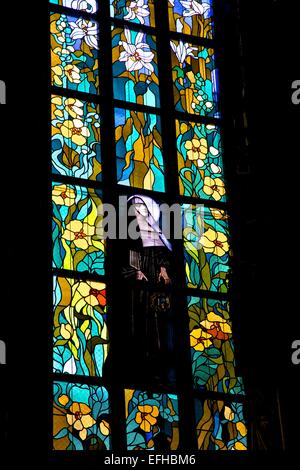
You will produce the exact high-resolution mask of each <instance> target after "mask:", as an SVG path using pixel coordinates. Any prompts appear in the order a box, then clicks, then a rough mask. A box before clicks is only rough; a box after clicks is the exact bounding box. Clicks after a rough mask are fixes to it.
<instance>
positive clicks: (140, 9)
mask: <svg viewBox="0 0 300 470" xmlns="http://www.w3.org/2000/svg"><path fill="white" fill-rule="evenodd" d="M110 14H111V16H112V17H114V18H118V19H120V20H126V21H131V22H132V23H137V24H144V25H146V26H155V15H154V0H136V1H131V0H110Z"/></svg>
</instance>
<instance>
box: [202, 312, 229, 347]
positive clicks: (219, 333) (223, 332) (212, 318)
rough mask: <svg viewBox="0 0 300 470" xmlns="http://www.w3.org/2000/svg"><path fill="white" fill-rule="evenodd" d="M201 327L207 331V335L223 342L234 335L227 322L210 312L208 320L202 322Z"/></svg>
mask: <svg viewBox="0 0 300 470" xmlns="http://www.w3.org/2000/svg"><path fill="white" fill-rule="evenodd" d="M201 325H202V326H203V327H204V328H205V329H206V331H207V333H209V334H211V335H212V336H213V337H214V338H217V339H220V340H223V341H226V340H227V339H228V338H229V335H230V334H231V333H232V331H231V327H230V325H229V324H228V323H227V321H226V320H224V318H222V317H221V316H220V315H216V314H215V313H214V312H210V313H209V314H208V315H207V319H206V320H204V321H202V322H201Z"/></svg>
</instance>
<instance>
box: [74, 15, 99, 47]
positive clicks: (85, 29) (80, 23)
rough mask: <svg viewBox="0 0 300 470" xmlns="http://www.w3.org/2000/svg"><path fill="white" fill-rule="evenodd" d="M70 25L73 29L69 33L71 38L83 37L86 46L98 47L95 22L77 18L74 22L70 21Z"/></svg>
mask: <svg viewBox="0 0 300 470" xmlns="http://www.w3.org/2000/svg"><path fill="white" fill-rule="evenodd" d="M70 26H71V28H72V29H73V31H72V33H71V38H72V39H74V40H76V39H82V38H84V41H85V42H86V43H87V45H88V46H90V47H92V48H95V49H99V45H98V27H97V24H96V23H95V22H93V21H89V20H85V19H83V18H79V19H78V20H77V21H76V23H73V22H70Z"/></svg>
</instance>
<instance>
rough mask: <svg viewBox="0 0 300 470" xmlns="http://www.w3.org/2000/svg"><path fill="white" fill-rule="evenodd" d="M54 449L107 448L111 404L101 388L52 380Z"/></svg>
mask: <svg viewBox="0 0 300 470" xmlns="http://www.w3.org/2000/svg"><path fill="white" fill-rule="evenodd" d="M53 392H54V405H53V406H54V408H53V449H54V450H110V449H111V443H110V441H111V432H110V406H109V397H108V392H107V390H106V389H105V388H104V387H97V386H95V385H81V384H76V383H64V382H54V387H53Z"/></svg>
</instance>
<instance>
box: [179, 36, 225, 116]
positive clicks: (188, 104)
mask: <svg viewBox="0 0 300 470" xmlns="http://www.w3.org/2000/svg"><path fill="white" fill-rule="evenodd" d="M170 45H171V60H172V77H173V84H174V85H173V90H174V104H175V109H176V111H180V112H185V113H189V114H196V115H198V116H207V117H214V118H218V117H220V113H219V96H218V93H219V80H218V69H217V68H216V65H215V55H214V49H212V48H211V47H210V48H208V47H205V46H197V45H195V44H191V43H188V42H184V41H182V40H179V41H177V40H172V41H171V43H170Z"/></svg>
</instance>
